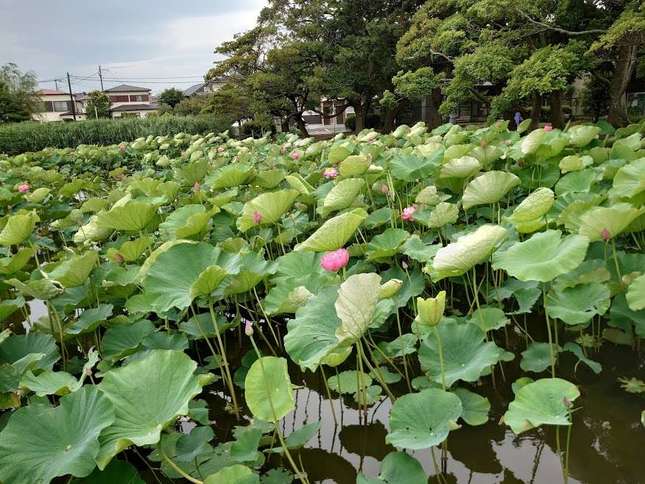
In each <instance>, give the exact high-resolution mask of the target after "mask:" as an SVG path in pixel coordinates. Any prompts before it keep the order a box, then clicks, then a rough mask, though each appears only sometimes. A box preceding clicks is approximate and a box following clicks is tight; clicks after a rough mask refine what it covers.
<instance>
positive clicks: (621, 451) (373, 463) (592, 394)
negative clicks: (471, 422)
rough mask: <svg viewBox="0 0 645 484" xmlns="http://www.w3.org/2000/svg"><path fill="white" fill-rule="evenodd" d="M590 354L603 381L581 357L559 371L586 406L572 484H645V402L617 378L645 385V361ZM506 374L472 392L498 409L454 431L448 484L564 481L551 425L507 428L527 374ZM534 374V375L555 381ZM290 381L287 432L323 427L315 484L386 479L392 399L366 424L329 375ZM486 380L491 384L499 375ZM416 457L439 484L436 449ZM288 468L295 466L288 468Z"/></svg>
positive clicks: (309, 449)
mask: <svg viewBox="0 0 645 484" xmlns="http://www.w3.org/2000/svg"><path fill="white" fill-rule="evenodd" d="M591 357H592V358H595V359H596V360H597V361H599V362H601V363H602V365H603V371H602V372H601V373H600V374H599V375H595V374H593V373H592V372H591V371H589V370H588V369H587V368H583V367H582V365H580V366H579V368H578V370H577V373H576V374H573V373H572V372H568V371H567V369H571V368H572V367H573V366H574V363H575V360H574V359H573V358H568V355H566V354H563V355H561V360H560V361H561V363H560V367H559V368H558V370H557V371H558V376H561V377H563V378H566V379H568V380H569V381H571V382H573V383H575V384H577V385H578V386H579V388H580V392H581V396H580V398H579V399H578V400H576V402H575V403H576V407H577V408H579V409H578V410H577V411H575V412H574V417H573V422H574V424H573V428H572V433H571V453H570V457H569V475H570V477H569V481H568V482H570V483H572V484H574V483H575V484H577V483H581V484H613V483H625V484H637V483H645V429H644V428H643V427H642V426H641V423H640V414H641V411H642V410H645V399H644V398H642V397H640V396H638V395H632V394H629V393H626V392H625V391H623V390H622V389H620V387H619V384H618V382H617V381H616V379H617V378H618V377H619V376H637V377H640V378H643V376H644V375H645V359H644V358H643V357H642V355H639V354H638V353H637V352H635V351H632V350H631V349H629V348H627V347H616V346H613V345H611V344H606V345H604V346H603V348H602V350H601V351H600V352H599V353H597V354H592V355H591ZM505 368H506V379H507V381H506V382H505V383H504V382H500V378H501V375H500V374H499V372H497V383H498V385H497V387H498V388H497V389H494V388H493V387H492V385H489V384H485V385H481V386H479V387H474V388H473V390H474V391H476V392H478V393H480V394H482V395H485V396H487V397H488V398H489V400H490V402H491V406H492V408H491V412H490V419H489V422H488V423H486V424H485V425H482V426H478V427H471V426H468V425H464V426H463V427H462V428H461V429H459V430H455V431H452V432H451V433H450V436H449V438H448V452H447V455H446V459H445V460H444V462H443V466H444V467H443V469H444V472H445V473H444V476H445V477H446V480H447V482H450V483H477V484H480V483H481V484H487V483H505V484H511V483H535V484H551V483H559V482H563V477H562V468H561V466H560V462H559V458H558V455H557V453H556V449H557V446H556V436H555V430H556V428H555V427H543V428H540V429H535V430H533V431H529V432H526V433H523V434H521V435H520V436H516V435H514V434H513V432H511V430H510V429H509V428H508V427H506V426H504V425H500V424H498V422H499V419H500V417H501V416H502V415H503V413H504V412H505V410H506V408H507V406H508V402H509V401H511V400H512V398H513V397H512V392H511V390H510V383H511V382H512V381H513V380H514V379H515V378H516V377H518V376H520V373H519V372H518V371H517V369H515V368H513V365H506V366H505ZM514 373H517V374H514ZM529 375H530V376H532V377H534V378H539V377H545V376H548V375H546V374H544V375H535V374H529ZM327 376H329V375H327ZM291 378H292V381H293V383H294V384H295V385H299V388H298V389H297V390H296V409H295V410H294V411H293V412H292V413H290V414H289V415H288V416H287V417H285V419H284V421H283V424H282V428H283V431H284V433H285V434H289V433H290V432H292V431H293V430H297V429H299V428H300V427H302V426H303V425H305V424H306V423H310V422H315V421H320V422H321V428H320V431H319V432H318V434H316V435H315V436H314V438H313V439H311V440H310V441H309V443H308V444H307V445H306V448H305V449H302V450H301V451H300V452H299V458H300V459H301V461H302V463H303V464H304V467H305V469H306V471H307V473H308V474H309V477H310V479H311V481H312V482H323V483H332V482H337V483H339V484H349V483H352V484H353V483H355V482H356V475H357V473H358V472H359V471H360V472H363V473H364V474H366V475H368V476H376V475H378V473H379V468H380V462H381V461H382V460H383V458H384V457H385V456H386V455H387V454H388V453H389V452H392V451H394V450H395V449H394V448H393V447H392V446H390V445H388V444H386V443H385V436H386V434H387V429H388V423H387V422H388V414H389V410H390V406H391V405H390V401H389V400H388V399H384V400H382V401H381V402H380V403H377V404H375V405H373V406H371V407H369V409H368V415H367V422H363V415H364V412H360V413H359V411H358V409H357V407H356V404H355V403H354V402H353V400H352V399H351V397H349V398H347V399H341V398H333V399H332V400H331V401H330V400H329V399H328V398H327V396H326V390H325V388H324V386H323V384H322V379H321V376H320V373H316V374H312V373H306V374H303V373H300V371H298V370H297V369H293V371H292V375H291ZM486 380H487V381H490V378H487V379H486ZM395 388H397V387H396V386H395ZM398 388H400V390H401V393H405V385H401V384H399V387H398ZM332 396H336V395H335V394H332ZM217 400H219V398H217ZM213 403H214V404H213V408H212V410H213V411H214V412H215V413H217V415H214V418H215V420H216V424H215V427H216V429H217V431H218V432H223V433H229V430H230V428H232V427H233V426H235V425H236V424H237V423H236V422H235V419H233V418H231V417H230V416H229V415H228V414H226V413H224V412H223V411H222V402H221V400H219V402H218V403H215V402H213ZM331 405H333V406H334V410H335V414H336V417H337V423H334V417H333V414H332V411H331ZM217 408H218V409H219V411H218V410H217ZM560 440H561V443H562V446H563V447H564V445H565V442H566V428H561V429H560ZM433 451H434V455H435V460H436V462H437V467H439V468H441V466H442V462H441V449H438V448H434V449H433ZM296 454H298V453H297V452H296ZM412 455H414V457H416V458H417V459H418V460H419V461H420V462H421V463H422V465H423V468H424V470H425V471H426V473H427V474H428V476H429V482H438V479H437V477H436V474H437V470H436V468H435V465H434V463H433V458H432V454H431V451H430V450H429V449H428V450H424V451H417V452H413V453H412ZM275 463H276V464H277V463H278V462H275ZM283 465H284V466H285V467H287V468H288V464H287V462H286V461H285V462H284V463H283ZM433 476H434V477H433Z"/></svg>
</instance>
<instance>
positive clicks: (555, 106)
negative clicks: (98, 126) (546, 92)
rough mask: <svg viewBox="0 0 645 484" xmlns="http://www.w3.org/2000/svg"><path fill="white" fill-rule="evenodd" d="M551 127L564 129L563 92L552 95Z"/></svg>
mask: <svg viewBox="0 0 645 484" xmlns="http://www.w3.org/2000/svg"><path fill="white" fill-rule="evenodd" d="M550 104H551V125H553V127H554V128H558V129H562V128H564V116H563V114H562V91H555V92H552V93H551V100H550Z"/></svg>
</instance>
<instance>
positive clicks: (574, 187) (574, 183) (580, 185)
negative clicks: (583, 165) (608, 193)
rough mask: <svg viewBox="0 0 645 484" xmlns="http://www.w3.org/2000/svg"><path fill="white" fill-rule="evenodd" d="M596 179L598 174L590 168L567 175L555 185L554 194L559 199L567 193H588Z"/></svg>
mask: <svg viewBox="0 0 645 484" xmlns="http://www.w3.org/2000/svg"><path fill="white" fill-rule="evenodd" d="M598 178H599V174H598V172H597V171H596V170H594V169H592V168H587V169H586V170H581V171H574V172H571V173H567V174H566V175H564V176H563V177H562V178H560V180H559V181H558V183H557V184H556V185H555V194H556V195H557V196H558V197H560V196H561V195H565V194H567V193H580V192H588V191H589V190H591V186H592V185H593V184H594V183H595V182H596V181H597V180H598Z"/></svg>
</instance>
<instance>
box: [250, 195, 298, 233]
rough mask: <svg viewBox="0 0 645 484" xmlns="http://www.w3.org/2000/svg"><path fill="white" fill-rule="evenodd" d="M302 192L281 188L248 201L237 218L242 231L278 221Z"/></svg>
mask: <svg viewBox="0 0 645 484" xmlns="http://www.w3.org/2000/svg"><path fill="white" fill-rule="evenodd" d="M299 195H300V193H298V191H297V190H280V191H277V192H268V193H263V194H261V195H258V196H257V197H255V198H254V199H253V200H251V201H249V202H246V203H245V204H244V208H243V209H242V215H241V216H240V218H238V220H237V226H238V228H239V229H240V231H241V232H246V231H247V230H249V229H250V228H252V227H255V226H256V225H271V224H274V223H276V222H277V221H278V220H280V218H281V217H282V216H283V215H284V214H285V213H286V212H287V211H288V210H289V209H290V208H291V206H292V205H293V202H295V200H296V198H298V196H299Z"/></svg>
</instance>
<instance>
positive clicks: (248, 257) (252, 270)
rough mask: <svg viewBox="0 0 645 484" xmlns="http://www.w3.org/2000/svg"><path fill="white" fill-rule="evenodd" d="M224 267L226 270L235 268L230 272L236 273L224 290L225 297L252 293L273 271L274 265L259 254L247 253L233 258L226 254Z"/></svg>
mask: <svg viewBox="0 0 645 484" xmlns="http://www.w3.org/2000/svg"><path fill="white" fill-rule="evenodd" d="M222 265H223V267H224V268H233V267H234V268H235V269H231V270H229V272H233V271H234V270H235V271H236V273H235V274H234V275H232V276H231V278H230V279H229V281H228V283H227V284H226V286H225V287H224V289H223V294H224V295H225V296H230V295H233V294H242V293H245V292H247V291H250V290H251V289H253V288H254V287H255V286H256V285H257V284H258V283H259V282H260V281H261V280H262V279H264V277H266V276H267V275H268V274H270V273H271V272H272V270H273V266H272V264H271V263H269V262H267V261H266V260H264V258H263V257H262V255H260V254H259V253H257V252H245V253H240V254H233V255H232V256H231V255H229V254H224V257H223V258H222ZM237 271H239V272H237Z"/></svg>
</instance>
